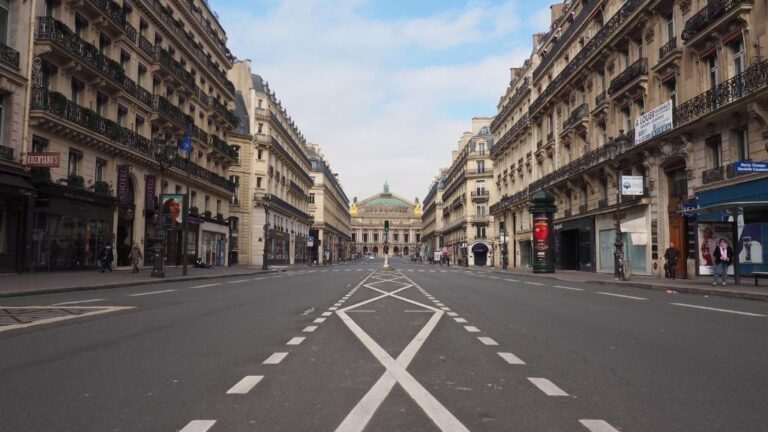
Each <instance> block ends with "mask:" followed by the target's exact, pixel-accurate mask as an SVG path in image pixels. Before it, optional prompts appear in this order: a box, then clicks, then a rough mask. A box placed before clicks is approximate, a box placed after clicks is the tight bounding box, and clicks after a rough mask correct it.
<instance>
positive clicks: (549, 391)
mask: <svg viewBox="0 0 768 432" xmlns="http://www.w3.org/2000/svg"><path fill="white" fill-rule="evenodd" d="M528 381H530V382H531V383H533V385H535V386H536V387H538V388H539V390H541V391H542V392H544V394H545V395H547V396H568V393H566V392H565V391H564V390H563V389H561V388H560V387H558V386H556V385H555V384H554V383H553V382H552V381H550V380H548V379H546V378H528Z"/></svg>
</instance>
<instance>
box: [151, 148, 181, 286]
mask: <svg viewBox="0 0 768 432" xmlns="http://www.w3.org/2000/svg"><path fill="white" fill-rule="evenodd" d="M152 144H153V145H152V147H153V148H152V153H153V155H154V156H155V160H156V161H157V163H158V164H159V165H160V174H161V175H160V194H161V195H162V193H163V177H162V174H163V173H165V171H167V170H168V169H169V168H170V167H171V164H172V163H173V161H174V160H175V159H176V155H177V149H176V146H174V145H171V144H168V143H167V142H160V141H154V142H153V143H152ZM160 205H162V203H160ZM161 212H162V207H161V208H159V209H158V210H157V211H156V212H155V216H154V222H155V243H154V244H153V245H152V249H153V250H152V253H153V255H152V258H153V261H152V273H151V275H150V276H152V277H156V278H164V277H165V271H164V270H163V259H164V258H165V253H164V249H165V235H166V232H165V226H164V225H163V220H162V218H161V217H160V213H161Z"/></svg>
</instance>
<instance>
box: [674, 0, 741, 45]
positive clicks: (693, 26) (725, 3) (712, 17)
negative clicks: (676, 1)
mask: <svg viewBox="0 0 768 432" xmlns="http://www.w3.org/2000/svg"><path fill="white" fill-rule="evenodd" d="M742 3H744V4H752V0H709V1H707V2H706V6H704V8H702V9H701V10H700V11H699V12H697V13H696V15H694V16H692V17H691V18H689V19H688V21H686V22H685V27H684V28H683V32H682V33H681V34H680V38H681V39H683V41H686V42H687V41H688V40H690V39H692V38H693V37H694V36H696V35H697V34H699V33H701V32H702V31H703V30H704V29H705V28H707V27H709V25H710V24H712V23H714V22H715V21H717V19H718V18H720V17H722V16H723V15H725V14H726V13H727V12H729V11H730V10H732V9H734V8H736V7H738V6H739V5H741V4H742Z"/></svg>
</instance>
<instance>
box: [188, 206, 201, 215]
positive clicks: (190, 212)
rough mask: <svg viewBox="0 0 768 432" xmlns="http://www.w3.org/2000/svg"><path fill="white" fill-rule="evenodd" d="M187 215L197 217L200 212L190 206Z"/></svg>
mask: <svg viewBox="0 0 768 432" xmlns="http://www.w3.org/2000/svg"><path fill="white" fill-rule="evenodd" d="M189 214H191V215H192V216H199V215H200V210H199V209H198V208H197V207H194V206H192V207H190V208H189Z"/></svg>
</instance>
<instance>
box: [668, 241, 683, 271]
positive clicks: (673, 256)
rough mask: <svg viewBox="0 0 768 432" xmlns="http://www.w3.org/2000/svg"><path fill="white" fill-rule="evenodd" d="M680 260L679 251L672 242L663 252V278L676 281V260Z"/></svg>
mask: <svg viewBox="0 0 768 432" xmlns="http://www.w3.org/2000/svg"><path fill="white" fill-rule="evenodd" d="M679 258H680V251H679V250H677V248H676V247H675V244H674V243H673V242H669V247H668V248H667V250H666V251H665V252H664V259H665V260H667V262H666V263H665V264H664V277H666V278H667V279H676V273H677V260H678V259H679Z"/></svg>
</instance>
